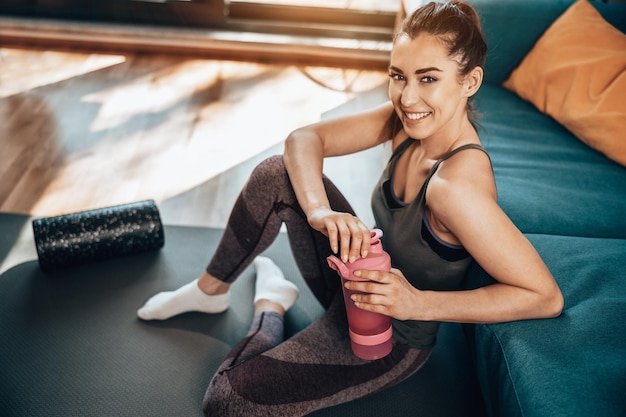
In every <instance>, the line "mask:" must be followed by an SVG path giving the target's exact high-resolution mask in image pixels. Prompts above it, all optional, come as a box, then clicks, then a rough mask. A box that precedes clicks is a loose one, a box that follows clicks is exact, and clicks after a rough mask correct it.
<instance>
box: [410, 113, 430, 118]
mask: <svg viewBox="0 0 626 417" xmlns="http://www.w3.org/2000/svg"><path fill="white" fill-rule="evenodd" d="M405 114H406V117H408V118H409V119H411V120H419V119H423V118H424V117H426V116H428V115H429V114H430V112H426V113H405Z"/></svg>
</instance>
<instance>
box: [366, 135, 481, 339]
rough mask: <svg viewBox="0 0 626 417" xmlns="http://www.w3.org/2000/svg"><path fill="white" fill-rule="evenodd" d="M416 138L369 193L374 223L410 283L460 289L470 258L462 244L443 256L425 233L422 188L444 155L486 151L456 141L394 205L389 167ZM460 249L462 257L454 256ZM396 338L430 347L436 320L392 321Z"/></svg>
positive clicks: (409, 141) (405, 144)
mask: <svg viewBox="0 0 626 417" xmlns="http://www.w3.org/2000/svg"><path fill="white" fill-rule="evenodd" d="M414 142H415V140H414V139H410V138H409V139H407V140H406V141H404V142H403V143H401V144H400V146H398V147H397V148H396V150H395V151H394V152H393V154H392V155H391V157H390V159H389V162H388V163H387V166H386V168H385V170H384V171H383V173H382V175H381V177H380V180H379V181H378V185H377V186H376V188H375V189H374V192H373V194H372V210H373V214H374V219H375V221H376V227H378V228H380V229H381V230H382V231H383V233H384V234H383V237H382V243H383V248H384V249H385V250H386V251H387V252H388V253H389V255H390V256H391V263H392V265H393V267H394V268H398V269H399V270H401V271H402V273H403V274H404V275H405V276H406V278H407V279H408V280H409V282H410V283H411V285H413V286H414V287H415V288H418V289H421V290H455V289H458V288H459V286H460V284H461V281H462V280H463V277H464V276H465V272H466V270H467V268H468V266H469V265H470V263H471V262H472V258H471V257H470V256H469V255H468V254H467V252H465V251H464V250H463V249H462V248H458V249H459V250H460V252H456V251H455V252H454V253H455V255H453V256H452V257H450V256H442V254H441V251H440V250H438V248H437V247H436V244H434V243H433V240H432V239H430V238H429V237H434V235H433V234H432V232H430V231H429V230H424V228H425V227H427V224H426V222H425V221H424V219H425V209H426V188H427V187H428V183H429V182H430V179H431V178H432V176H433V175H434V174H435V172H437V169H438V168H439V165H441V163H442V162H443V161H445V160H446V159H448V158H450V157H452V156H453V155H455V154H457V153H458V152H461V151H464V150H466V149H478V150H480V151H482V152H485V153H486V151H485V150H484V149H483V148H482V147H481V146H479V145H475V144H468V145H464V146H460V147H458V148H456V149H454V150H453V151H451V152H449V153H448V154H446V155H445V156H444V157H443V158H441V159H439V160H438V161H437V162H435V164H434V165H433V167H432V168H431V169H430V171H429V173H428V175H427V177H426V180H425V181H424V184H423V185H422V188H421V189H420V191H419V193H418V194H417V196H416V197H415V199H414V200H413V201H411V202H410V203H408V204H395V203H394V202H393V201H390V200H389V198H388V197H389V195H390V194H389V193H390V190H391V191H392V190H393V184H392V181H393V172H394V169H395V166H396V162H397V161H398V158H400V155H402V154H403V153H404V152H405V151H406V150H407V149H408V148H409V146H410V145H411V144H412V143H414ZM439 243H441V242H439ZM459 254H462V255H461V256H458V255H459ZM393 327H394V337H395V338H396V339H398V340H400V341H402V342H404V343H407V344H408V345H409V346H411V347H414V348H417V349H430V348H432V347H433V346H434V344H435V340H436V335H437V330H438V328H439V323H438V322H426V321H416V320H406V321H399V320H393Z"/></svg>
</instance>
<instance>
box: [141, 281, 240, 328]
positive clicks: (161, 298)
mask: <svg viewBox="0 0 626 417" xmlns="http://www.w3.org/2000/svg"><path fill="white" fill-rule="evenodd" d="M229 304H230V291H229V292H227V293H225V294H218V295H208V294H205V293H204V292H202V290H201V289H200V288H199V287H198V280H197V279H195V280H193V281H192V282H190V283H189V284H186V285H183V286H182V287H180V288H179V289H177V290H175V291H164V292H160V293H158V294H156V295H154V296H152V298H150V299H149V300H148V301H147V302H146V303H145V304H144V306H143V307H141V308H140V309H139V310H137V316H139V318H141V319H143V320H165V319H169V318H170V317H173V316H176V315H178V314H181V313H187V312H189V311H199V312H202V313H221V312H223V311H225V310H226V309H227V308H228V306H229Z"/></svg>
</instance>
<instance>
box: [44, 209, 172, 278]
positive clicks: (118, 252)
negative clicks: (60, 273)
mask: <svg viewBox="0 0 626 417" xmlns="http://www.w3.org/2000/svg"><path fill="white" fill-rule="evenodd" d="M32 223H33V232H34V236H35V245H36V247H37V256H38V257H39V265H40V267H41V269H43V270H44V271H47V270H52V269H58V268H63V267H68V266H74V265H80V264H85V263H89V262H94V261H100V260H104V259H110V258H115V257H119V256H126V255H131V254H136V253H141V252H147V251H151V250H156V249H160V248H161V247H163V244H164V243H165V237H164V234H163V225H162V224H161V216H160V215H159V210H158V208H157V206H156V204H155V202H154V201H153V200H146V201H140V202H136V203H130V204H122V205H119V206H112V207H105V208H100V209H95V210H88V211H81V212H77V213H70V214H64V215H61V216H54V217H44V218H40V219H35V220H33V222H32Z"/></svg>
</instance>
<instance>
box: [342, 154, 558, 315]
mask: <svg viewBox="0 0 626 417" xmlns="http://www.w3.org/2000/svg"><path fill="white" fill-rule="evenodd" d="M485 164H486V165H488V161H487V160H486V158H484V160H483V161H481V159H480V158H471V157H470V158H467V155H465V156H461V155H459V158H455V159H454V163H452V164H450V163H447V164H446V167H445V168H444V167H443V166H442V168H443V169H441V173H440V175H439V173H438V175H437V176H436V177H434V178H433V180H432V182H431V184H430V185H429V189H428V193H427V198H428V203H429V207H430V209H431V211H432V213H433V215H434V216H435V218H436V220H437V221H438V222H440V224H442V225H444V226H445V227H446V228H447V229H448V230H449V231H450V233H451V234H452V235H453V236H455V237H456V238H457V239H458V240H459V241H460V242H461V243H462V244H463V246H464V247H465V249H466V250H467V251H468V252H469V253H470V254H471V255H472V256H473V258H474V259H475V260H476V261H477V262H478V264H479V265H481V266H482V267H483V269H485V271H486V272H487V273H489V274H490V275H491V276H492V277H494V278H495V279H496V281H497V282H496V283H494V284H492V285H488V286H485V287H482V288H479V289H475V290H468V291H420V290H418V289H416V288H414V287H412V286H411V285H410V283H409V282H408V281H407V280H406V278H405V277H404V276H403V275H402V273H401V272H400V271H397V270H395V271H394V273H393V274H388V273H387V274H385V273H379V272H373V271H362V276H363V277H365V278H369V279H371V280H373V281H376V282H374V283H365V284H361V283H350V284H348V285H349V286H350V288H351V289H356V290H359V291H364V292H368V293H371V294H369V295H360V296H357V301H358V302H359V304H358V306H359V307H360V308H364V309H367V310H372V311H378V312H382V313H385V314H388V315H391V316H393V317H395V318H398V319H401V320H406V319H415V320H433V321H449V322H464V323H489V322H503V321H512V320H521V319H530V318H546V317H555V316H558V315H559V314H560V312H561V310H562V308H563V297H562V294H561V291H560V289H559V288H558V285H557V283H556V282H555V280H554V278H553V277H552V274H551V273H550V271H549V270H548V268H547V266H546V265H545V264H544V262H543V260H542V259H541V258H540V256H539V254H538V253H537V251H536V250H535V249H534V247H533V246H532V245H531V244H530V242H529V241H528V240H527V239H526V237H525V236H524V235H523V234H522V233H521V232H520V231H519V230H518V229H517V227H515V225H514V224H513V223H512V222H511V220H510V219H509V218H508V217H507V216H506V214H505V213H504V212H503V211H502V209H501V208H500V207H499V206H498V204H497V202H496V195H495V186H494V185H493V180H492V179H490V177H491V175H490V173H489V174H488V172H490V169H489V168H488V166H486V165H485ZM461 172H472V173H473V175H472V176H467V175H459V173H461ZM359 284H361V285H359Z"/></svg>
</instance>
